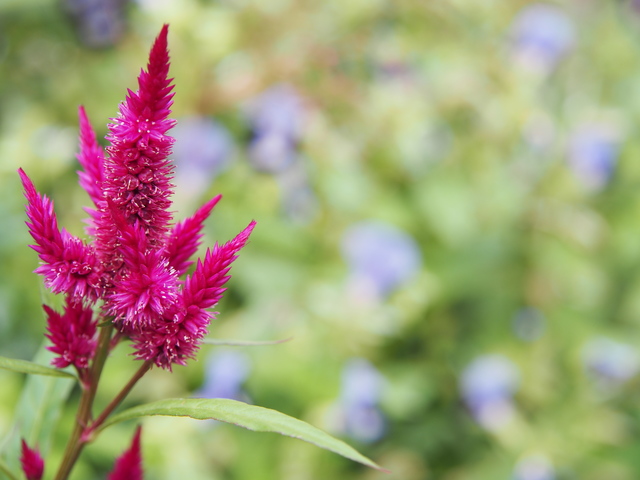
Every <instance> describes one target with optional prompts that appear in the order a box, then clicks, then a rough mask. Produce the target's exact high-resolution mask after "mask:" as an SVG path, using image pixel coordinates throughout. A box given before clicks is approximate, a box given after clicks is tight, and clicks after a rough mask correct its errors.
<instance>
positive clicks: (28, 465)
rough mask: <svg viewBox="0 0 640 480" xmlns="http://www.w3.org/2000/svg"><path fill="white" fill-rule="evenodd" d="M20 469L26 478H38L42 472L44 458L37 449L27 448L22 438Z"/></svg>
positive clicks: (38, 479) (33, 479)
mask: <svg viewBox="0 0 640 480" xmlns="http://www.w3.org/2000/svg"><path fill="white" fill-rule="evenodd" d="M20 464H21V465H22V471H23V472H24V475H25V476H26V477H27V480H40V479H41V478H42V474H43V472H44V460H43V459H42V457H41V456H40V452H38V450H37V449H34V448H29V447H28V445H27V442H25V441H24V440H22V455H21V456H20Z"/></svg>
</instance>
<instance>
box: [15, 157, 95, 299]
mask: <svg viewBox="0 0 640 480" xmlns="http://www.w3.org/2000/svg"><path fill="white" fill-rule="evenodd" d="M18 173H19V174H20V177H21V179H22V184H23V186H24V195H25V197H26V198H27V200H28V204H27V217H29V222H27V226H28V227H29V233H30V234H31V236H32V237H33V239H34V240H35V241H36V244H35V245H31V248H33V249H34V250H35V251H36V252H38V256H39V257H40V260H42V265H41V266H39V267H38V268H37V269H36V270H35V272H36V273H39V274H40V275H42V276H44V278H45V285H46V286H47V288H50V289H51V291H52V292H53V293H63V292H64V293H67V294H69V295H71V296H73V297H74V298H76V299H79V300H90V301H93V300H95V299H96V298H97V291H96V287H97V284H98V274H97V272H96V265H95V263H96V262H95V256H94V254H93V250H92V248H91V247H88V246H87V245H85V244H84V243H83V242H82V240H80V239H79V238H77V237H74V236H73V235H71V234H69V233H68V232H67V231H66V230H62V231H60V230H59V229H58V221H57V219H56V215H55V213H54V211H53V203H52V202H51V200H49V199H48V198H47V197H46V196H44V195H40V194H39V193H38V192H37V191H36V189H35V187H34V186H33V183H31V180H30V179H29V177H27V175H26V174H25V173H24V171H23V170H22V169H19V170H18Z"/></svg>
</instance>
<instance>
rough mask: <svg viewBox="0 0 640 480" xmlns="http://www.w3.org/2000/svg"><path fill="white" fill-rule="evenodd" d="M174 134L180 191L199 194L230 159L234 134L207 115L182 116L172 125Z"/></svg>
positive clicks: (226, 166)
mask: <svg viewBox="0 0 640 480" xmlns="http://www.w3.org/2000/svg"><path fill="white" fill-rule="evenodd" d="M173 136H174V137H175V139H176V143H175V144H174V146H173V150H174V151H173V158H174V161H175V166H176V170H175V183H176V186H177V187H178V188H177V191H178V192H180V191H183V192H188V195H189V197H191V198H193V197H198V196H200V195H201V194H203V193H204V192H205V191H206V190H207V188H208V187H209V186H210V185H211V183H212V182H213V180H214V179H215V178H216V177H217V176H218V175H219V174H220V173H222V172H223V171H224V170H225V169H227V168H228V166H229V164H230V163H231V159H232V158H233V154H234V150H235V146H234V142H233V138H232V137H231V135H230V134H229V132H228V131H227V129H226V128H225V127H224V126H223V125H221V124H220V123H218V122H216V121H215V120H213V119H211V118H209V117H204V116H191V117H186V118H183V119H182V120H181V121H180V122H179V123H178V124H177V125H176V127H175V128H174V129H173ZM181 186H182V187H183V188H180V187H181Z"/></svg>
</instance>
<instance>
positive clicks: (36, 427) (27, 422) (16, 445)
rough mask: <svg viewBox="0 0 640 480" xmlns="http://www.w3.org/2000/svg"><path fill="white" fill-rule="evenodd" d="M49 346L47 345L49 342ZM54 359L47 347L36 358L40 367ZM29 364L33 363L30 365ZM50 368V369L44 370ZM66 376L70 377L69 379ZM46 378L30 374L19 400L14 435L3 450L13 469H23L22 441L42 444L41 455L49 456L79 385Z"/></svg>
mask: <svg viewBox="0 0 640 480" xmlns="http://www.w3.org/2000/svg"><path fill="white" fill-rule="evenodd" d="M45 344H46V342H45ZM53 357H54V354H53V353H51V352H50V351H49V350H47V349H46V348H45V345H44V344H43V345H42V347H40V349H39V350H38V352H37V353H36V355H35V357H34V361H35V362H36V363H35V364H36V365H39V366H41V367H42V364H47V363H49V362H50V361H51V359H52V358H53ZM26 363H29V362H26ZM42 368H46V367H42ZM65 377H66V378H65ZM65 377H60V376H48V375H47V376H44V375H29V376H27V380H26V382H25V386H24V388H23V389H22V393H21V395H20V398H19V399H18V402H17V406H16V412H15V415H14V428H13V429H12V432H11V433H10V435H9V437H8V438H7V439H6V442H4V443H5V445H4V447H3V450H4V452H5V454H6V457H5V458H6V459H7V462H8V463H9V466H10V467H13V468H19V466H20V465H19V462H18V458H19V457H20V438H24V439H25V440H26V441H27V443H28V444H29V445H38V446H39V447H40V452H41V453H42V454H43V456H46V454H47V452H48V450H49V444H50V441H51V437H52V435H53V430H54V427H55V426H56V424H57V423H58V419H59V418H60V414H61V412H62V409H63V408H64V405H65V402H66V400H67V398H68V397H69V394H70V393H71V389H72V388H73V386H74V385H75V384H76V382H71V381H69V379H70V378H75V377H73V376H72V375H66V376H65Z"/></svg>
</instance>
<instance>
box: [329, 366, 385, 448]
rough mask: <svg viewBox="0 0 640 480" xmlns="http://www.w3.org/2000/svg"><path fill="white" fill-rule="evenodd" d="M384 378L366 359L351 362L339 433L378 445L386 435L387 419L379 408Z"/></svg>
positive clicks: (340, 409) (344, 382)
mask: <svg viewBox="0 0 640 480" xmlns="http://www.w3.org/2000/svg"><path fill="white" fill-rule="evenodd" d="M383 383H384V378H383V377H382V375H381V374H380V372H378V370H377V369H376V368H375V367H374V366H373V365H371V363H369V362H368V361H367V360H365V359H363V358H353V359H351V360H349V361H348V362H347V363H346V365H345V367H344V369H343V371H342V388H341V392H340V400H339V405H338V408H337V410H338V414H339V416H340V427H339V429H340V430H341V431H342V432H343V433H345V434H346V435H349V436H350V437H352V438H354V439H357V440H360V441H362V442H375V441H376V440H379V439H380V438H381V437H382V436H383V435H384V432H385V419H384V416H383V414H382V412H381V411H380V409H379V408H378V402H379V400H380V394H381V392H382V387H383Z"/></svg>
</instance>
